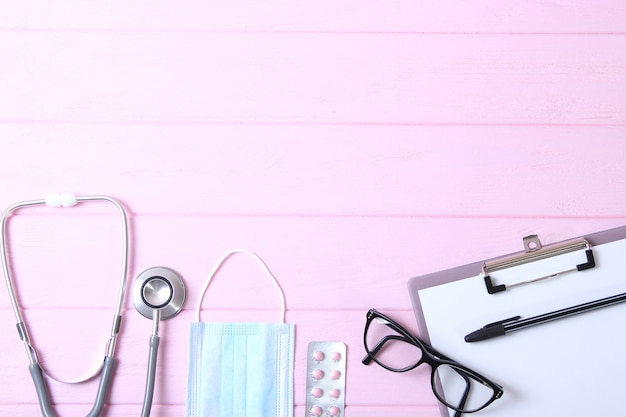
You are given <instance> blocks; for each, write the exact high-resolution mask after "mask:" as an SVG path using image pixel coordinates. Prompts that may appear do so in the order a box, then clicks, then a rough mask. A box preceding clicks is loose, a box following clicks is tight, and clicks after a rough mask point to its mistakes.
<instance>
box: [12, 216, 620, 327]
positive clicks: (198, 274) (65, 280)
mask: <svg viewBox="0 0 626 417" xmlns="http://www.w3.org/2000/svg"><path fill="white" fill-rule="evenodd" d="M62 220H63V221H61V219H57V220H56V221H54V220H53V221H51V220H50V219H47V218H46V217H45V216H44V217H41V218H40V217H37V216H35V215H33V216H20V217H19V218H16V219H14V223H15V227H14V228H12V229H11V234H10V235H9V238H10V239H11V240H10V241H9V242H10V244H15V246H10V249H11V254H12V258H11V259H12V266H13V270H14V274H13V275H14V281H15V282H16V284H17V286H18V287H17V288H18V295H19V297H20V299H21V303H22V304H23V305H24V307H25V308H27V309H31V308H50V309H59V310H61V311H65V310H66V309H70V312H71V309H94V308H98V309H111V314H112V313H113V311H112V309H113V308H114V306H115V302H116V299H117V289H118V285H119V279H120V278H119V272H120V268H121V256H119V255H120V254H121V250H120V249H119V244H118V243H119V242H118V237H119V230H118V229H117V228H116V227H110V228H109V227H105V228H104V229H103V230H101V231H100V233H96V232H95V229H96V228H97V227H98V226H99V225H101V224H103V225H104V224H113V223H114V218H111V219H101V218H100V217H98V218H96V219H91V223H92V225H91V229H89V228H88V227H87V223H88V222H89V220H88V219H85V221H84V222H83V221H82V219H79V220H76V219H72V218H71V217H70V216H64V217H63V219H62ZM101 222H102V223H101ZM105 222H109V223H105ZM623 222H624V219H623V218H614V219H613V218H610V219H584V218H582V219H563V220H558V219H530V218H521V219H510V218H503V219H493V218H477V219H456V218H451V219H446V218H440V219H437V218H413V219H384V218H376V217H374V218H274V217H269V218H240V217H230V218H228V217H216V218H211V217H187V216H182V217H139V218H135V219H134V224H133V235H134V236H135V239H134V240H132V242H131V250H132V258H131V259H132V263H131V269H130V271H129V275H130V277H129V282H128V288H129V290H130V287H131V284H132V280H133V279H134V277H135V276H137V275H139V273H140V272H141V271H143V270H145V269H147V268H149V267H152V266H157V265H163V266H169V267H170V268H173V269H175V270H177V271H178V272H179V273H180V274H181V275H182V276H183V278H184V279H185V281H187V285H188V287H189V297H188V300H187V309H190V310H191V309H194V308H195V306H196V303H197V301H198V300H199V297H200V295H199V291H200V289H201V288H202V284H203V282H204V281H205V279H206V278H207V274H208V273H209V272H210V271H211V270H212V268H213V267H214V265H215V264H216V263H217V261H218V260H219V259H220V258H221V257H222V256H223V255H224V254H225V253H226V252H228V251H229V250H232V249H235V248H240V247H243V248H248V249H251V250H254V251H256V252H257V253H258V254H259V255H260V256H261V257H262V258H263V259H265V261H266V262H267V263H268V265H269V266H270V267H271V268H272V270H273V271H274V273H275V274H276V276H277V277H279V278H280V280H281V284H282V286H283V289H284V291H285V293H286V294H288V297H287V306H288V309H289V310H291V309H296V310H300V309H305V310H315V309H317V308H323V309H329V310H345V309H348V310H349V309H361V310H366V309H368V308H371V307H378V308H392V309H398V308H400V309H408V308H410V302H409V298H408V296H407V293H406V291H407V290H406V282H407V281H408V279H409V278H411V277H412V276H415V275H421V274H426V273H429V272H433V271H437V270H441V269H444V268H450V267H454V266H458V265H462V264H465V263H470V262H474V261H476V260H477V259H486V258H491V257H495V256H501V255H505V254H508V253H511V252H518V251H521V250H522V249H523V246H522V244H521V238H522V237H523V236H526V235H529V234H532V233H538V234H539V235H540V236H541V237H542V240H543V241H544V243H549V242H556V241H560V240H565V239H569V238H574V237H577V236H580V235H584V234H586V233H591V232H595V231H599V230H604V229H608V228H611V227H617V226H620V225H621V224H623ZM80 230H94V232H93V234H92V235H90V236H93V237H94V238H93V239H92V240H90V239H89V238H88V237H86V239H84V237H83V238H81V239H78V238H73V236H75V234H76V233H79V232H80ZM51 236H58V238H51ZM62 236H65V237H62ZM14 237H15V239H17V240H13V238H14ZM80 245H82V247H79V246H80ZM13 248H14V249H13ZM94 286H95V288H96V289H97V291H94ZM85 294H88V295H89V296H85ZM67 295H75V296H72V297H68V296H67ZM7 297H8V295H7V294H6V288H5V286H4V285H1V286H0V299H5V300H7V301H8V298H7ZM322 300H323V302H322ZM7 306H8V304H7ZM203 306H204V307H205V308H206V309H209V310H212V309H228V310H233V309H240V310H242V311H244V312H245V311H247V310H250V309H257V310H258V309H263V310H268V311H273V312H274V313H275V314H276V315H277V314H278V306H279V299H278V296H277V294H276V291H275V290H274V288H273V286H272V284H271V282H270V281H269V280H268V279H267V278H266V277H265V275H263V274H262V271H260V270H259V268H258V266H257V264H256V263H255V262H254V261H253V260H252V259H251V258H249V257H246V256H244V255H236V256H234V257H232V258H231V259H230V260H229V261H228V262H227V263H226V264H225V265H224V267H223V269H222V270H221V272H220V275H219V276H217V277H216V279H215V281H214V282H213V283H212V284H211V288H210V291H209V292H208V293H207V295H206V298H205V300H204V304H203ZM126 307H127V308H128V309H130V310H133V308H134V307H133V305H132V303H131V300H130V298H129V299H128V303H127V305H126ZM104 330H105V331H108V327H107V328H105V329H104Z"/></svg>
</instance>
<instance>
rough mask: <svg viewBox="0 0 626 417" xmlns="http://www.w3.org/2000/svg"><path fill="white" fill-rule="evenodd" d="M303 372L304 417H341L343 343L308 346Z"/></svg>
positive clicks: (342, 399) (315, 343) (344, 369)
mask: <svg viewBox="0 0 626 417" xmlns="http://www.w3.org/2000/svg"><path fill="white" fill-rule="evenodd" d="M306 370H307V373H306V375H307V379H306V395H307V397H306V416H307V417H322V416H328V417H341V416H343V414H344V408H345V390H346V345H345V343H343V342H310V343H309V349H308V355H307V367H306Z"/></svg>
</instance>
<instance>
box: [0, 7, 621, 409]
mask: <svg viewBox="0 0 626 417" xmlns="http://www.w3.org/2000/svg"><path fill="white" fill-rule="evenodd" d="M624 22H626V6H625V4H624V2H622V1H617V0H603V1H596V2H589V1H583V0H577V1H573V2H558V1H557V2H521V3H520V2H516V1H501V2H497V3H493V2H487V1H478V2H463V1H454V0H445V1H440V2H429V1H424V0H419V1H418V0H416V1H408V0H394V1H389V2H382V3H381V2H375V1H346V2H341V3H340V4H337V2H331V1H317V2H293V1H276V2H257V1H240V2H232V1H215V2H200V1H197V0H187V1H183V2H180V1H177V2H174V1H172V0H158V1H145V0H141V1H135V2H130V3H129V2H126V1H121V0H113V1H103V0H98V1H94V2H87V3H84V2H76V1H73V0H72V1H70V0H49V1H41V0H24V1H18V0H0V143H1V144H2V145H3V146H2V148H0V179H1V181H2V185H3V193H2V195H0V207H1V208H5V207H8V206H9V205H10V204H12V203H14V202H16V201H22V200H29V199H36V198H42V197H44V196H45V195H46V194H47V193H49V192H52V191H69V192H75V193H77V194H107V195H111V196H114V197H116V198H119V199H120V200H121V201H122V202H123V203H124V204H125V205H126V207H127V208H128V211H129V215H130V221H131V224H132V257H131V265H130V274H129V275H130V279H131V281H132V279H133V278H134V277H135V276H136V275H138V274H139V273H140V272H141V271H143V270H144V269H146V268H148V267H151V266H156V265H164V266H169V267H171V268H174V269H176V270H178V271H179V272H180V273H181V274H182V276H183V277H184V279H185V281H186V283H187V286H188V291H189V298H188V302H187V304H186V307H185V309H184V311H183V312H182V313H181V315H180V316H178V317H176V318H174V319H172V320H171V321H168V322H165V323H163V325H162V328H161V335H162V336H163V340H162V348H161V351H160V362H159V368H158V374H157V387H156V395H155V406H154V409H153V414H152V415H153V416H157V417H158V416H161V417H174V416H182V415H184V409H185V406H184V402H185V394H186V378H187V375H186V373H187V347H188V346H187V345H188V341H187V339H188V327H189V323H190V322H191V321H192V320H193V308H194V305H195V303H196V301H197V300H198V297H199V294H198V292H199V290H200V288H201V285H202V282H203V280H204V279H205V278H206V276H207V274H208V273H209V271H210V270H211V268H212V267H213V266H214V264H215V262H217V260H218V259H219V258H220V257H221V255H222V254H224V253H225V252H226V251H228V250H230V249H233V248H236V247H245V248H249V249H252V250H254V251H256V252H257V253H259V254H260V255H261V256H262V257H263V258H264V260H265V261H266V262H267V263H268V264H269V266H270V267H271V268H272V270H273V271H274V273H275V274H276V276H277V277H278V279H279V280H280V281H281V283H282V285H283V288H284V290H285V293H286V296H287V320H288V321H289V322H293V323H295V325H296V360H295V403H296V406H295V414H294V415H296V416H304V415H305V411H306V410H305V408H304V402H305V396H306V393H305V366H306V360H305V359H306V358H305V354H306V347H307V344H308V342H309V341H312V340H341V341H344V342H346V344H347V345H348V371H347V392H346V404H347V408H346V416H347V417H350V416H366V417H367V416H371V417H374V416H376V417H378V416H383V415H384V416H390V417H404V416H420V417H436V416H438V415H439V411H438V409H437V405H436V400H435V399H434V397H433V395H432V393H431V390H430V385H429V381H428V378H429V374H428V370H427V369H418V370H415V371H412V372H409V373H406V374H393V373H390V372H388V371H385V370H383V369H381V368H379V367H377V366H369V367H366V366H363V365H362V364H361V363H360V359H361V358H362V356H363V354H364V350H363V346H362V331H363V325H364V323H365V313H366V311H367V310H368V309H369V308H371V307H376V308H378V309H380V310H381V311H384V312H387V313H389V314H390V315H392V316H393V317H396V318H398V320H399V321H401V322H402V323H404V324H406V325H407V327H409V328H410V329H413V330H415V328H416V325H415V320H414V317H413V312H412V310H411V305H410V300H409V296H408V293H407V289H406V283H407V280H408V279H409V278H410V277H412V276H415V275H419V274H426V273H429V272H433V271H437V270H441V269H445V268H449V267H453V266H457V265H461V264H464V263H469V262H473V261H476V260H478V259H484V258H487V257H493V256H497V255H501V254H505V253H510V252H513V251H518V250H520V249H521V237H522V236H525V235H528V234H531V233H538V234H539V235H540V237H541V238H542V240H543V241H545V242H554V241H558V240H562V239H566V238H570V237H575V236H579V235H583V234H586V233H591V232H594V231H598V230H604V229H607V228H611V227H616V226H620V225H623V224H624V220H625V219H626V215H624V209H623V207H624V206H625V204H626V194H625V193H624V189H625V185H626V184H625V183H626V111H625V109H626V81H625V80H626V24H625V23H624ZM9 226H10V227H9V238H10V244H11V259H12V262H13V264H14V272H15V277H16V280H17V281H18V291H19V295H20V300H21V302H22V304H23V305H24V308H25V313H24V314H25V316H26V319H27V320H28V323H29V324H30V326H31V331H32V333H33V334H32V336H33V341H34V343H35V345H36V346H37V347H38V350H39V354H40V357H41V360H42V362H43V363H44V365H45V366H46V367H47V368H48V369H49V371H50V372H51V373H52V374H54V375H55V376H58V377H61V378H67V379H72V378H78V377H81V376H83V375H84V374H85V373H87V372H88V371H89V370H91V369H94V367H97V366H98V364H99V362H100V361H101V359H102V355H103V354H104V344H105V342H106V338H107V335H108V332H109V330H110V325H111V324H110V319H111V315H112V309H113V307H114V301H115V300H114V299H115V296H116V293H115V291H116V285H117V281H118V271H119V261H120V260H119V256H118V255H119V251H120V242H119V229H118V219H117V217H115V213H114V212H113V211H112V210H111V209H110V207H108V206H106V205H93V206H85V207H76V208H73V209H71V210H69V211H68V210H65V211H63V210H52V209H30V210H24V211H23V212H20V214H19V215H16V216H14V217H13V218H12V219H11V221H10V224H9ZM204 305H205V310H204V312H203V318H204V319H206V320H233V321H235V320H253V319H261V320H276V318H277V317H278V309H277V306H278V300H277V297H276V295H275V293H274V290H273V289H272V286H271V284H270V283H269V282H268V281H267V280H266V279H265V277H264V276H263V274H262V273H261V272H260V271H258V269H257V268H256V267H255V264H254V263H253V262H252V261H251V260H250V259H248V258H245V257H243V256H236V257H233V258H232V259H231V260H230V261H229V262H228V263H227V264H226V265H225V267H224V268H223V270H222V272H221V273H220V275H218V276H217V277H216V280H215V282H214V285H213V286H212V287H211V291H210V292H209V293H208V295H207V297H206V299H205V303H204ZM150 330H151V323H150V321H148V320H146V319H145V318H143V317H142V316H140V315H139V314H138V313H136V312H135V310H134V308H133V306H132V303H131V302H130V299H128V300H127V303H126V305H125V309H124V322H123V326H122V333H121V336H120V339H119V344H118V357H119V366H118V368H117V371H116V376H115V380H114V384H113V388H112V392H111V395H110V397H109V399H108V402H107V407H106V411H105V415H106V416H107V417H116V416H130V415H138V414H139V412H140V409H141V401H142V396H143V383H144V380H145V369H146V368H145V366H146V360H147V350H148V337H149V334H150ZM0 334H2V335H3V336H2V338H0V363H1V364H2V369H1V370H0V416H11V417H15V416H17V417H27V416H28V417H30V416H36V415H38V414H39V408H38V405H37V401H36V396H35V391H34V388H33V386H32V383H31V380H30V376H29V374H28V371H27V365H28V361H27V358H26V355H25V353H24V349H23V347H22V345H21V343H20V341H19V338H18V336H17V333H16V331H15V323H14V318H13V313H12V310H11V308H10V304H9V298H8V294H7V291H6V288H5V286H4V285H0ZM505 382H506V381H502V383H503V384H505ZM505 385H506V384H505ZM95 389H96V382H95V381H90V382H87V383H84V384H81V385H76V386H67V385H61V384H58V383H55V382H51V383H50V390H51V393H52V395H53V398H54V400H55V403H56V408H57V410H58V411H59V415H60V416H70V415H72V416H73V415H84V414H86V413H87V412H88V410H89V409H90V408H91V401H92V399H93V397H94V396H95Z"/></svg>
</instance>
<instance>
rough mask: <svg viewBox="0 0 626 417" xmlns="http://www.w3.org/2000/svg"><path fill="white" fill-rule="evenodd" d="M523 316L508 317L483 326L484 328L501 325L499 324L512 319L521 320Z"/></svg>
mask: <svg viewBox="0 0 626 417" xmlns="http://www.w3.org/2000/svg"><path fill="white" fill-rule="evenodd" d="M521 318H522V316H513V317H509V318H508V319H504V320H500V321H494V322H493V323H489V324H486V325H485V327H483V328H487V327H493V326H499V325H502V324H505V323H510V322H512V321H516V320H519V319H521Z"/></svg>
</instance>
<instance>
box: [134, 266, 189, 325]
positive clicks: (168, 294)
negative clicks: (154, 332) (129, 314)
mask: <svg viewBox="0 0 626 417" xmlns="http://www.w3.org/2000/svg"><path fill="white" fill-rule="evenodd" d="M132 297H133V303H134V304H135V308H136V309H137V311H139V313H141V315H142V316H144V317H146V318H148V319H152V318H153V314H154V310H159V311H160V315H161V317H160V318H161V319H162V320H165V319H168V318H170V317H173V316H175V315H176V314H178V313H179V312H180V310H181V309H182V308H183V304H184V303H185V283H184V282H183V280H182V278H181V277H180V275H178V274H177V273H176V272H175V271H173V270H171V269H169V268H165V267H162V266H157V267H153V268H148V269H146V270H145V271H143V272H142V273H141V274H139V275H138V276H137V278H135V282H134V283H133V289H132Z"/></svg>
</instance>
